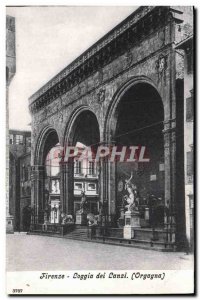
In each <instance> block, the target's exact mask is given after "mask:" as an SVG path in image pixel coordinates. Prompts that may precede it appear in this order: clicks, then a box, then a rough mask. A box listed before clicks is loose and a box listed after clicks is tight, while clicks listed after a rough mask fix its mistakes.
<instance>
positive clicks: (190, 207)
mask: <svg viewBox="0 0 200 300" xmlns="http://www.w3.org/2000/svg"><path fill="white" fill-rule="evenodd" d="M176 49H177V50H183V55H184V166H185V169H184V172H185V217H186V237H187V241H188V244H189V247H190V248H191V249H193V247H194V107H195V105H194V104H195V103H194V63H193V56H194V40H193V34H192V33H191V32H190V34H189V35H188V36H187V37H186V38H185V39H184V40H182V41H181V42H180V43H178V44H177V46H176Z"/></svg>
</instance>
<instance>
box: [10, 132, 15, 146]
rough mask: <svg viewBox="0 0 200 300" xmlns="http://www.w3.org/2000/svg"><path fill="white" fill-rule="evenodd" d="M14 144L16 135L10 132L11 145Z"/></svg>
mask: <svg viewBox="0 0 200 300" xmlns="http://www.w3.org/2000/svg"><path fill="white" fill-rule="evenodd" d="M13 144H14V136H13V134H10V145H13Z"/></svg>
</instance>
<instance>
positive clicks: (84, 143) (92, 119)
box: [66, 109, 100, 224]
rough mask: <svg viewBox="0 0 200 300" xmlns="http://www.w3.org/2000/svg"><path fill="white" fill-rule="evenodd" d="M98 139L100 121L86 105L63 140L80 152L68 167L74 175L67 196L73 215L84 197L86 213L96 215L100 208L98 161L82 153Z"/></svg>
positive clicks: (92, 146)
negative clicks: (66, 137) (69, 193)
mask: <svg viewBox="0 0 200 300" xmlns="http://www.w3.org/2000/svg"><path fill="white" fill-rule="evenodd" d="M99 141H100V132H99V124H98V121H97V118H96V116H95V114H94V113H93V112H92V111H90V110H89V109H84V110H82V111H81V112H79V113H78V115H76V117H75V118H74V121H73V123H72V124H71V127H70V129H69V135H68V140H67V141H66V143H68V144H70V145H72V146H75V147H76V148H78V149H79V154H78V155H77V156H76V157H74V158H73V166H72V168H68V177H72V178H73V182H71V183H70V184H69V185H71V189H70V188H69V190H71V196H70V197H69V198H72V199H73V203H71V211H72V212H73V214H74V216H75V217H76V214H77V212H80V210H81V209H82V208H83V207H82V203H83V201H84V214H85V215H87V214H88V213H92V214H95V215H96V214H98V212H99V165H98V163H97V162H95V161H94V160H90V159H89V157H88V156H87V155H85V156H84V157H83V156H82V157H81V154H83V152H84V150H85V149H87V147H91V150H92V151H95V149H96V148H97V147H98V144H99ZM66 147H67V145H66ZM69 201H70V199H69ZM69 206H70V205H69ZM82 212H83V209H82ZM77 222H78V221H77V220H76V223H77ZM84 222H85V223H86V221H83V222H82V221H80V223H77V224H83V223H84Z"/></svg>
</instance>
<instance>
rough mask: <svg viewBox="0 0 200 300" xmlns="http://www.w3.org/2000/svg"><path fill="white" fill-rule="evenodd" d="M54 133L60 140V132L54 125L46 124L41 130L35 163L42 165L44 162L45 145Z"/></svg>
mask: <svg viewBox="0 0 200 300" xmlns="http://www.w3.org/2000/svg"><path fill="white" fill-rule="evenodd" d="M52 134H54V135H56V136H57V138H58V141H59V135H58V132H57V131H56V129H55V128H53V127H52V126H50V125H48V126H45V127H43V129H42V130H41V131H40V134H39V135H38V139H37V142H36V147H35V153H34V165H42V164H43V159H44V151H45V145H46V143H47V140H48V138H49V137H50V135H52ZM52 142H53V141H52ZM59 142H60V141H59Z"/></svg>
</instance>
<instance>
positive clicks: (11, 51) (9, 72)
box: [6, 16, 16, 233]
mask: <svg viewBox="0 0 200 300" xmlns="http://www.w3.org/2000/svg"><path fill="white" fill-rule="evenodd" d="M15 72H16V54H15V18H14V17H11V16H6V180H7V185H6V232H7V233H13V216H12V214H11V212H10V209H11V208H10V207H9V184H8V182H9V132H8V128H9V113H8V109H9V103H8V99H9V85H10V83H11V80H12V78H13V76H14V75H15Z"/></svg>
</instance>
